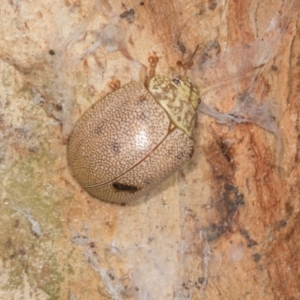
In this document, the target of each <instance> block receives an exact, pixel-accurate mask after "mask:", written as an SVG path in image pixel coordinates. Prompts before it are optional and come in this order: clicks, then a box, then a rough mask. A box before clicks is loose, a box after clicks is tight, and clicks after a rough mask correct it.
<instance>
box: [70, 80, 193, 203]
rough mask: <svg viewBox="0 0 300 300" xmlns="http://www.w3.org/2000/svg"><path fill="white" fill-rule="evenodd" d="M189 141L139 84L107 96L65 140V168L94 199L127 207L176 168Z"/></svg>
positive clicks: (186, 157) (187, 152)
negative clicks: (68, 165) (67, 146)
mask: <svg viewBox="0 0 300 300" xmlns="http://www.w3.org/2000/svg"><path fill="white" fill-rule="evenodd" d="M192 153H193V140H192V139H191V138H190V137H189V136H188V135H186V134H185V133H184V132H183V131H182V130H180V129H178V128H176V127H174V126H173V125H172V123H171V121H170V119H169V117H168V115H167V114H166V112H165V111H164V109H163V108H162V107H161V106H160V105H159V104H158V103H157V102H156V100H155V99H154V98H153V97H152V96H151V94H150V93H149V91H148V90H147V89H146V88H145V87H144V85H143V84H142V83H141V82H131V83H129V84H127V85H125V86H123V87H122V88H120V89H119V90H117V91H115V92H113V93H111V94H108V95H107V96H106V97H104V98H103V99H101V100H100V101H99V102H97V103H96V104H95V105H93V106H92V107H91V108H90V109H89V110H88V112H87V113H86V114H85V115H84V116H83V117H82V119H81V120H80V121H79V122H78V124H77V126H76V127H75V129H74V131H73V133H72V135H71V138H70V142H69V149H68V156H69V164H70V166H71V168H72V171H73V174H74V176H75V178H76V179H77V180H78V182H79V183H80V184H81V185H82V186H83V187H84V188H85V190H87V191H88V192H89V193H90V194H92V195H93V196H95V197H97V198H99V199H101V200H104V201H109V202H115V203H127V202H128V201H131V200H134V199H136V198H138V197H140V196H141V195H143V194H145V193H146V192H147V191H149V190H150V189H151V188H153V187H154V186H156V185H157V184H158V183H160V182H162V181H163V180H164V179H165V178H166V177H168V176H169V175H171V174H172V173H173V172H174V171H176V170H177V169H178V168H180V167H181V166H182V165H183V164H184V163H185V162H186V161H188V160H189V159H190V157H191V156H192Z"/></svg>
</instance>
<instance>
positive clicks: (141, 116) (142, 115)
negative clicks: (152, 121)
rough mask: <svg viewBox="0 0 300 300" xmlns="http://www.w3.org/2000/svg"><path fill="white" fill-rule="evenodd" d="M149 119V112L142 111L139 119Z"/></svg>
mask: <svg viewBox="0 0 300 300" xmlns="http://www.w3.org/2000/svg"><path fill="white" fill-rule="evenodd" d="M147 119H148V117H147V114H146V113H145V112H142V113H141V114H140V116H139V120H141V121H146V120H147Z"/></svg>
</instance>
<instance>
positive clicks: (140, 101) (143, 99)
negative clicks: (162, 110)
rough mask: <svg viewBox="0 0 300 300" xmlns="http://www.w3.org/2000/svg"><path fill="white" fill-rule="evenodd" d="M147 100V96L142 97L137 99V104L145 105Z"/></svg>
mask: <svg viewBox="0 0 300 300" xmlns="http://www.w3.org/2000/svg"><path fill="white" fill-rule="evenodd" d="M146 100H147V97H146V96H145V95H140V96H139V97H138V99H137V104H140V103H144V102H145V101H146Z"/></svg>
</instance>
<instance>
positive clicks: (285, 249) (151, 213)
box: [0, 0, 300, 300]
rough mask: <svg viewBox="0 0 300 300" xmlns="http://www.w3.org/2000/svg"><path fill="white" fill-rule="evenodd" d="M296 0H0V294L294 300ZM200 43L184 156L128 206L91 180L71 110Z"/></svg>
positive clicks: (299, 107)
mask: <svg viewBox="0 0 300 300" xmlns="http://www.w3.org/2000/svg"><path fill="white" fill-rule="evenodd" d="M299 11H300V2H299V0H292V1H279V0H274V1H269V0H266V1H258V0H245V1H215V0H205V1H204V0H201V1H192V0H187V1H182V0H176V1H171V0H170V1H154V0H152V1H151V0H147V1H132V0H125V1H123V2H118V1H109V0H106V1H105V0H96V1H89V0H88V1H81V0H64V1H49V0H40V1H33V2H30V1H19V0H5V1H1V4H0V14H1V26H0V70H1V77H0V91H1V94H0V95H1V96H0V139H1V144H0V162H1V167H0V177H1V181H0V192H1V193H0V197H1V198H0V206H1V217H0V226H1V231H0V253H1V254H0V298H1V299H25V300H28V299H32V300H33V299H34V300H35V299H72V300H75V299H89V300H93V299H97V300H98V299H103V300H104V299H105V300H106V299H193V300H194V299H210V300H214V299H228V300H231V299H266V300H271V299H289V300H292V299H299V298H300V287H299V280H300V271H299V270H300V254H299V253H300V240H299V236H300V211H299V206H300V202H299V200H300V199H299V195H300V182H299V178H300V167H299V160H300V154H299V153H300V152H299V150H300V118H299V113H300V99H299V95H300V55H299V53H300V30H299V28H300V21H299ZM197 45H199V51H198V52H197V54H196V56H195V58H194V63H193V66H192V67H191V68H190V70H189V71H188V76H189V77H190V78H191V79H192V81H193V82H194V83H195V84H197V86H198V87H199V92H200V93H201V99H202V103H201V105H200V107H199V114H198V121H197V128H196V131H195V136H194V138H195V143H196V149H195V153H194V156H193V158H192V159H191V161H190V162H189V163H188V164H187V165H186V166H185V167H184V168H183V169H182V170H181V171H179V172H178V173H176V174H174V175H173V176H172V177H171V178H169V179H168V180H167V181H166V182H164V183H163V184H162V185H161V186H159V187H158V188H157V189H155V190H153V191H152V192H151V193H150V194H149V195H147V196H145V197H144V198H142V199H141V200H140V201H139V202H138V203H137V204H135V205H132V206H117V205H112V204H109V203H104V202H101V201H99V200H97V199H95V198H92V197H91V196H90V195H88V194H87V193H85V192H84V191H83V190H82V188H81V187H80V186H79V185H78V183H77V182H76V181H75V180H74V179H73V177H72V175H71V173H70V171H69V168H68V164H67V159H66V147H67V146H66V145H67V140H68V136H69V134H70V132H71V130H72V128H73V126H74V124H75V122H76V121H77V120H78V119H79V118H80V116H81V115H82V114H83V113H84V111H86V110H87V109H88V108H89V107H90V105H91V104H93V103H95V102H96V101H98V100H99V99H101V97H103V96H104V95H105V94H106V93H108V92H110V90H109V87H108V85H107V84H108V83H109V82H110V81H111V80H112V79H113V78H117V79H119V80H120V81H121V82H122V84H125V83H127V82H130V80H144V79H145V75H146V67H147V65H148V56H149V55H150V54H151V53H153V52H156V54H157V55H158V57H159V58H160V61H159V64H158V67H157V73H158V74H161V75H164V76H170V77H172V76H176V75H178V74H182V72H183V71H182V69H181V68H180V67H179V66H178V61H181V62H184V61H187V60H188V59H189V57H190V56H191V54H192V53H193V51H194V49H195V48H196V46H197ZM256 67H258V68H256ZM240 73H241V74H240ZM236 74H240V75H239V76H236V77H234V76H235V75H236ZM231 77H233V78H231Z"/></svg>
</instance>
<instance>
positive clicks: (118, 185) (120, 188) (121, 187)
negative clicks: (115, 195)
mask: <svg viewBox="0 0 300 300" xmlns="http://www.w3.org/2000/svg"><path fill="white" fill-rule="evenodd" d="M113 188H114V189H116V190H117V191H120V192H121V191H122V192H129V193H132V194H133V193H135V192H137V191H138V188H137V187H136V186H134V185H127V184H122V183H120V182H114V183H113Z"/></svg>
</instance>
